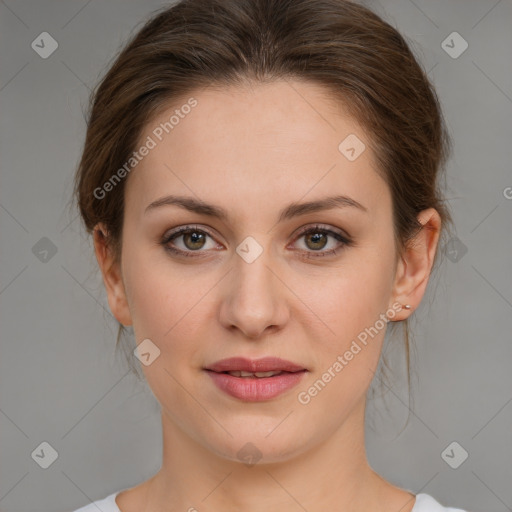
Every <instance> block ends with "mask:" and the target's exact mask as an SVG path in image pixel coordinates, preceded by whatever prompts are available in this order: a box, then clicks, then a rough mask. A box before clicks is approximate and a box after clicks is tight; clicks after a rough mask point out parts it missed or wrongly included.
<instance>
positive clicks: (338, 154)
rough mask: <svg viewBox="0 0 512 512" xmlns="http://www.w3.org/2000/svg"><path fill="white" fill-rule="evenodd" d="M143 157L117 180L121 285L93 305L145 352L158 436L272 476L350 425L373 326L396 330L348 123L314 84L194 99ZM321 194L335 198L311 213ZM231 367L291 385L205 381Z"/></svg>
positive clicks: (363, 138)
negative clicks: (240, 363) (165, 433)
mask: <svg viewBox="0 0 512 512" xmlns="http://www.w3.org/2000/svg"><path fill="white" fill-rule="evenodd" d="M292 84H293V87H292ZM190 97H193V98H194V99H195V102H196V103H195V106H193V108H184V107H183V105H185V104H187V101H188V100H189V98H190ZM192 103H193V102H190V101H189V103H188V104H189V105H192ZM176 109H178V110H179V114H178V113H176V114H177V115H176V116H175V118H174V120H173V121H172V123H173V126H172V129H169V125H167V130H168V131H169V133H166V131H165V130H163V129H162V125H163V124H164V123H165V122H169V119H170V118H171V116H172V115H173V113H175V111H176ZM177 119H179V120H178V121H176V120H177ZM159 127H160V129H159ZM148 137H149V138H150V139H151V140H152V141H153V142H154V144H153V143H151V142H149V140H150V139H148ZM347 137H349V139H347ZM356 137H357V138H356ZM160 139H161V140H160ZM345 139H347V140H346V141H345ZM343 141H345V142H343ZM340 143H341V146H340ZM142 144H147V145H148V146H154V147H152V148H151V149H150V150H149V151H148V152H147V154H146V155H145V156H144V157H143V158H142V159H141V161H140V163H138V164H137V166H136V167H135V168H134V169H133V170H132V171H131V174H130V175H129V176H128V178H127V183H126V190H125V217H124V226H123V245H122V261H121V267H120V274H119V275H120V279H119V281H118V282H115V280H114V279H113V278H112V279H111V280H110V282H109V284H108V285H107V291H108V295H109V303H110V306H111V308H112V310H113V312H114V314H115V315H116V317H117V318H118V320H119V321H121V322H122V323H124V324H125V325H130V324H131V325H133V328H134V333H135V336H136V342H137V344H139V343H141V342H142V341H143V340H146V339H149V340H151V342H150V344H149V345H147V347H149V352H150V353H151V354H152V355H151V356H149V357H150V360H151V361H152V362H151V363H150V364H148V365H147V366H146V365H142V368H143V371H144V373H145V376H146V378H147V381H148V384H149V386H150V387H151V389H152V391H153V393H154V395H155V396H156V398H157V399H158V401H159V402H160V404H161V407H162V413H163V415H162V417H163V421H164V428H165V425H166V424H167V425H168V427H169V428H173V429H175V430H177V431H180V432H185V433H186V435H187V436H189V437H190V438H191V439H193V440H195V441H196V442H198V443H199V444H200V445H201V446H202V447H204V448H207V449H208V450H210V451H211V452H214V453H216V454H218V455H221V456H222V457H224V458H226V459H231V460H237V459H239V458H240V450H241V449H242V450H254V448H248V447H247V445H246V443H252V445H254V446H255V447H256V449H257V450H258V456H261V457H263V459H262V461H268V462H271V461H277V460H285V459H287V458H289V457H292V456H294V455H297V454H299V453H302V452H304V451H306V450H308V449H310V448H312V447H313V446H315V445H318V444H319V443H321V442H322V441H323V440H325V439H326V438H328V437H330V436H333V435H335V434H336V433H338V432H341V431H342V429H343V428H346V426H347V424H348V422H350V421H351V418H353V417H354V415H355V414H356V412H358V418H360V417H361V416H360V411H361V404H364V398H365V394H366V391H367V389H368V386H369V384H370V382H371V380H372V377H373V371H375V369H376V367H377V364H378V360H379V355H380V350H381V345H382V341H383V339H384V335H385V330H386V327H385V326H386V322H385V321H384V320H383V318H385V315H387V316H388V317H390V318H392V319H393V320H397V319H400V318H403V312H401V313H398V312H397V311H398V309H400V308H399V307H397V306H396V304H397V301H396V299H397V291H402V289H405V287H406V284H405V283H406V281H405V280H404V279H405V277H404V275H403V274H402V273H401V270H402V268H403V267H402V266H401V265H398V266H397V267H396V269H397V272H398V273H395V272H394V271H395V264H396V263H397V255H396V253H395V249H394V244H393V224H392V202H391V195H390V192H389V190H388V188H387V186H386V184H385V182H384V181H383V180H382V179H381V177H379V174H378V173H377V172H376V163H375V159H374V155H373V153H372V151H371V149H370V147H369V140H368V136H367V134H366V133H365V132H364V130H363V129H362V128H361V126H359V124H358V123H357V122H356V121H355V120H354V119H352V118H350V117H349V116H348V115H347V114H346V113H345V112H344V110H343V108H342V107H341V106H340V105H339V103H335V102H334V101H333V100H332V99H330V98H329V97H328V96H327V94H326V92H325V91H324V90H323V89H322V88H321V87H320V86H318V85H315V84H311V83H303V82H298V81H297V82H292V83H291V84H289V83H287V82H274V83H272V84H258V85H253V86H251V87H236V88H235V87H233V88H229V89H227V88H224V89H217V90H215V89H203V90H201V91H200V92H197V93H196V94H191V95H190V96H189V97H186V98H184V99H183V102H181V103H179V102H178V103H176V102H175V103H173V104H172V105H169V108H168V109H167V110H165V111H163V112H162V113H161V114H159V115H158V117H156V118H155V119H154V120H152V121H151V122H150V123H149V124H148V125H147V127H146V129H145V131H144V133H143V134H142V136H141V138H140V145H139V146H138V147H140V146H141V145H142ZM362 144H364V145H365V148H364V147H363V145H362ZM351 148H352V149H351ZM168 196H180V197H182V198H186V199H187V201H188V203H185V202H182V203H181V206H180V204H176V203H173V201H171V200H170V199H169V198H168ZM166 197H167V200H166V199H165V198H166ZM328 197H331V198H332V197H338V198H342V199H338V200H337V201H335V200H333V201H331V202H330V203H328V204H327V207H326V206H325V205H324V206H323V208H322V209H318V208H314V203H316V202H317V201H324V200H325V199H326V198H328ZM194 201H195V202H202V203H206V204H208V205H212V206H213V207H212V208H205V207H204V205H203V208H202V209H201V208H195V210H192V209H191V205H192V204H193V202H194ZM304 203H312V205H310V206H311V207H309V208H308V207H304V208H300V207H298V205H301V204H304ZM184 204H188V206H189V207H190V208H186V207H184ZM317 206H318V205H317ZM213 212H217V213H218V212H223V214H224V215H213V214H212V213H213ZM180 230H185V231H184V232H180ZM426 273H428V271H426ZM398 274H400V280H399V279H398V277H397V276H398ZM408 278H409V279H410V278H411V275H409V276H408ZM416 281H417V282H419V281H420V278H417V279H416ZM400 286H401V287H402V288H400V289H399V287H400ZM410 288H411V289H412V286H411V287H410ZM416 288H417V290H416V293H420V292H421V286H419V285H417V284H416ZM404 302H407V300H406V301H404ZM409 302H410V301H409ZM401 314H402V317H400V315H401ZM145 343H148V342H145ZM158 350H159V355H158V356H157V357H156V358H155V359H154V360H153V358H154V357H155V354H157V351H158ZM232 357H242V358H246V359H248V360H257V359H261V358H266V357H270V358H281V359H283V360H286V361H289V362H292V363H294V364H295V365H297V368H300V369H301V370H302V371H300V372H293V373H292V372H285V373H282V374H281V375H280V376H275V377H266V378H264V379H262V380H261V381H259V382H258V381H256V379H258V377H249V378H248V379H245V378H244V377H236V376H228V375H225V374H222V375H221V374H220V371H218V372H213V371H208V370H206V368H212V366H213V365H214V363H216V362H218V361H220V360H224V359H226V358H232ZM275 364H276V365H277V366H279V365H281V366H282V365H283V363H275ZM258 368H262V367H258ZM254 369H257V368H256V367H254ZM217 370H219V368H217ZM276 371H278V370H276ZM249 379H250V382H249ZM273 379H274V380H273ZM263 380H264V381H265V382H263ZM223 386H224V388H223V389H221V388H222V387H223ZM226 387H227V388H228V391H226V390H225V388H226ZM285 418H287V419H286V420H284V419H285ZM283 420H284V421H283ZM360 426H361V427H362V425H360ZM244 446H245V448H243V447H244ZM242 453H243V451H242Z"/></svg>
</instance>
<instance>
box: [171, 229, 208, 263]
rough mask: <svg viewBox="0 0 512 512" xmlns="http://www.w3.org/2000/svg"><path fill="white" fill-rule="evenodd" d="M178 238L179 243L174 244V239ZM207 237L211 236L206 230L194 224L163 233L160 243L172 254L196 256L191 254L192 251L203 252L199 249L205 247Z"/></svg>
mask: <svg viewBox="0 0 512 512" xmlns="http://www.w3.org/2000/svg"><path fill="white" fill-rule="evenodd" d="M180 238H181V239H182V241H181V244H176V243H175V241H176V240H179V239H180ZM207 238H212V236H211V235H210V234H209V233H208V232H207V231H204V230H203V229H199V228H197V227H196V226H183V227H181V228H178V229H176V230H175V231H172V232H171V233H169V234H167V235H165V236H164V239H163V240H162V242H161V243H162V245H163V246H164V248H165V249H166V250H167V251H169V252H171V253H173V254H177V255H179V256H192V257H194V256H198V255H196V254H193V253H194V252H204V251H200V249H203V248H204V247H205V245H206V240H207ZM171 242H172V244H171ZM176 245H181V246H182V248H179V247H176ZM207 248H208V247H207Z"/></svg>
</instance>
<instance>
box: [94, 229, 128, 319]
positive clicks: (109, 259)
mask: <svg viewBox="0 0 512 512" xmlns="http://www.w3.org/2000/svg"><path fill="white" fill-rule="evenodd" d="M106 233H107V230H106V228H105V226H104V225H103V223H98V224H97V225H96V226H95V227H94V231H93V237H94V251H95V253H96V259H97V260H98V265H99V267H100V269H101V274H102V276H103V283H104V284H105V289H106V291H107V298H108V305H109V306H110V310H111V311H112V313H113V315H114V316H115V317H116V319H117V320H118V322H120V323H122V324H123V325H125V326H127V325H132V319H131V315H130V310H129V308H128V300H127V298H126V291H125V287H124V283H123V279H122V275H121V269H120V268H119V264H118V263H117V262H116V261H115V259H114V255H113V253H112V250H111V248H110V247H109V245H108V243H107V236H106Z"/></svg>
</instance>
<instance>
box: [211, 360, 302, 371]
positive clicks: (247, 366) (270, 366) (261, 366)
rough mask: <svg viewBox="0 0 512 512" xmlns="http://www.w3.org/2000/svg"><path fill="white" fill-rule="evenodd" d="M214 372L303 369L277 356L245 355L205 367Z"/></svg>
mask: <svg viewBox="0 0 512 512" xmlns="http://www.w3.org/2000/svg"><path fill="white" fill-rule="evenodd" d="M205 369H206V370H211V371H214V372H231V371H237V370H239V371H244V372H251V373H255V372H271V371H283V372H298V371H301V370H305V368H304V367H303V366H300V365H298V364H295V363H292V362H291V361H286V360H285V359H280V358H279V357H262V358H261V359H246V358H245V357H230V358H228V359H221V360H220V361H217V362H215V363H213V364H211V365H209V366H207V367H206V368H205Z"/></svg>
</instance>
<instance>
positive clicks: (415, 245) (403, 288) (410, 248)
mask: <svg viewBox="0 0 512 512" xmlns="http://www.w3.org/2000/svg"><path fill="white" fill-rule="evenodd" d="M418 221H419V222H420V224H421V225H422V228H421V229H420V230H419V231H418V233H417V234H416V235H415V236H414V238H413V239H412V240H410V242H409V243H408V244H407V247H406V249H405V250H404V252H403V254H402V255H401V257H400V261H399V263H398V265H397V272H396V276H395V285H394V290H393V292H394V293H393V296H394V300H395V301H398V302H400V303H401V304H410V305H411V309H410V310H409V311H413V310H415V309H417V307H418V306H419V304H420V302H421V300H422V298H423V295H424V293H425V290H426V288H427V284H428V280H429V277H430V272H431V270H432V266H433V263H434V257H435V254H436V249H437V244H438V241H439V235H440V232H441V218H440V216H439V213H438V212H437V210H435V209H434V208H428V209H426V210H423V211H422V212H420V213H419V215H418ZM409 314H410V312H408V311H407V310H406V309H402V310H401V313H399V314H398V315H397V317H398V318H397V320H404V319H406V318H407V317H408V316H409Z"/></svg>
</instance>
